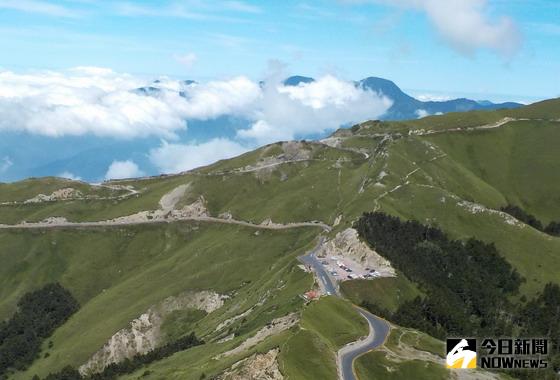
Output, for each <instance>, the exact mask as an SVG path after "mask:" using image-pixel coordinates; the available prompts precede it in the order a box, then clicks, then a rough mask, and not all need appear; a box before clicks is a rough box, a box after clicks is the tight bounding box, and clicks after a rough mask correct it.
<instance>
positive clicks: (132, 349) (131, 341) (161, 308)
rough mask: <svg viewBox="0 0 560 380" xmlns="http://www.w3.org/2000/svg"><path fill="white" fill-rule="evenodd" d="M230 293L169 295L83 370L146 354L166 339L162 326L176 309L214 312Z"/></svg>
mask: <svg viewBox="0 0 560 380" xmlns="http://www.w3.org/2000/svg"><path fill="white" fill-rule="evenodd" d="M226 299H227V296H223V295H220V294H217V293H214V292H211V291H201V292H186V293H183V294H181V295H179V296H177V297H168V298H166V299H165V300H163V301H162V302H160V303H159V304H157V305H155V306H152V307H151V308H149V309H148V311H146V312H145V313H144V314H142V315H140V316H139V317H138V318H136V319H134V320H133V321H132V322H130V325H129V326H128V327H127V328H124V329H122V330H119V331H118V332H117V333H116V334H114V335H113V336H112V337H111V338H110V339H109V341H108V342H107V343H105V345H104V346H103V347H102V348H101V349H100V350H99V351H97V352H96V353H95V354H94V355H93V356H92V357H91V358H90V359H89V360H88V361H87V363H85V364H84V365H82V366H81V367H80V368H79V370H80V373H81V374H82V375H87V374H91V373H96V372H100V371H102V370H103V369H104V368H105V367H107V366H108V365H109V364H111V363H118V362H121V361H122V360H124V359H125V358H129V359H130V358H132V357H133V356H134V355H136V354H145V353H147V352H149V351H151V350H153V349H154V348H156V347H157V346H159V345H160V344H161V343H162V334H161V326H162V324H163V321H164V319H165V317H166V316H167V315H169V314H170V313H171V312H173V311H176V310H185V309H198V310H204V311H205V312H207V313H211V312H213V311H214V310H216V309H218V308H220V307H222V305H223V304H224V301H225V300H226Z"/></svg>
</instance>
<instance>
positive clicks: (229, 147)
mask: <svg viewBox="0 0 560 380" xmlns="http://www.w3.org/2000/svg"><path fill="white" fill-rule="evenodd" d="M247 150H248V148H246V147H244V146H242V145H240V144H239V143H236V142H234V141H231V140H228V139H223V138H217V139H213V140H210V141H208V142H205V143H201V144H169V143H167V142H163V143H162V145H161V146H160V147H158V148H156V149H152V150H151V151H150V154H149V158H150V161H151V162H152V163H153V164H154V165H155V166H156V167H157V168H158V169H159V170H160V171H161V172H163V173H178V172H182V171H186V170H190V169H194V168H197V167H200V166H204V165H208V164H211V163H213V162H215V161H217V160H222V159H226V158H231V157H235V156H237V155H240V154H242V153H245V152H246V151H247Z"/></svg>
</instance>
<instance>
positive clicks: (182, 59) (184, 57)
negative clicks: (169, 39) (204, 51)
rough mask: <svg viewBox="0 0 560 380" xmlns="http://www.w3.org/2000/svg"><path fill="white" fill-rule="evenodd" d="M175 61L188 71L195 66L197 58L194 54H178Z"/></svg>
mask: <svg viewBox="0 0 560 380" xmlns="http://www.w3.org/2000/svg"><path fill="white" fill-rule="evenodd" d="M174 58H175V60H176V61H177V62H179V63H180V64H181V65H183V66H185V67H186V68H188V69H190V68H191V67H193V65H194V64H195V62H196V60H197V59H198V57H197V56H196V54H194V53H187V54H179V55H175V57H174Z"/></svg>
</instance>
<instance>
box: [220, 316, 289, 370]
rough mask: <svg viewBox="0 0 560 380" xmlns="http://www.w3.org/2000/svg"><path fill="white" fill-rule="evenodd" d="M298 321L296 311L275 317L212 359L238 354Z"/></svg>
mask: <svg viewBox="0 0 560 380" xmlns="http://www.w3.org/2000/svg"><path fill="white" fill-rule="evenodd" d="M298 321H299V315H298V314H297V313H291V314H288V315H286V316H284V317H281V318H276V319H274V320H272V321H271V322H270V323H268V324H267V325H266V326H265V327H263V328H262V329H260V330H259V331H257V333H256V334H255V335H253V336H252V337H250V338H248V339H247V340H245V341H244V342H243V343H241V344H240V345H239V346H237V347H235V348H234V349H232V350H229V351H227V352H224V353H223V354H220V355H218V356H215V357H214V359H217V360H219V359H221V358H223V357H227V356H231V355H236V354H240V353H242V352H243V351H245V350H247V349H249V348H251V347H253V346H255V345H257V344H258V343H260V342H262V341H263V340H265V339H266V338H268V337H269V336H272V335H276V334H279V333H281V332H282V331H285V330H287V329H289V328H290V327H292V326H294V325H295V324H296V323H298Z"/></svg>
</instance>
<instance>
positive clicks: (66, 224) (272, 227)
mask: <svg viewBox="0 0 560 380" xmlns="http://www.w3.org/2000/svg"><path fill="white" fill-rule="evenodd" d="M123 218H126V217H123ZM180 221H198V222H211V223H222V224H237V225H240V226H246V227H252V228H258V229H264V230H285V229H290V228H300V227H321V228H322V229H323V230H325V231H330V229H331V227H330V226H328V225H327V224H325V223H321V222H294V223H288V224H279V223H272V224H254V223H250V222H245V221H243V220H235V219H222V218H216V217H212V216H193V217H176V218H165V219H151V220H134V219H130V220H126V219H124V220H123V219H121V220H103V221H98V222H67V221H64V222H53V223H47V222H30V223H20V224H0V229H35V228H39V229H45V228H80V227H104V226H105V227H118V226H131V225H140V224H157V223H172V222H180Z"/></svg>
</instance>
